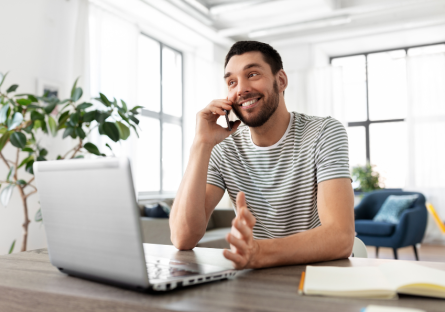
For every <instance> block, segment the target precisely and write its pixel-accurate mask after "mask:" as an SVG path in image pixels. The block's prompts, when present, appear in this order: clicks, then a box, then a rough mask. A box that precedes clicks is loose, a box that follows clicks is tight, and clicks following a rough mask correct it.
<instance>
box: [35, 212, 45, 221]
mask: <svg viewBox="0 0 445 312" xmlns="http://www.w3.org/2000/svg"><path fill="white" fill-rule="evenodd" d="M34 221H36V222H42V221H43V217H42V210H41V209H39V210H37V212H36V214H35V215H34Z"/></svg>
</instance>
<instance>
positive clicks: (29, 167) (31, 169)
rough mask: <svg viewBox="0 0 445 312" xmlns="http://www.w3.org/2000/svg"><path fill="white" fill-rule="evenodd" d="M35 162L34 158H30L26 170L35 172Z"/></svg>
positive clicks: (31, 172)
mask: <svg viewBox="0 0 445 312" xmlns="http://www.w3.org/2000/svg"><path fill="white" fill-rule="evenodd" d="M33 164H34V160H30V161H28V162H27V163H26V166H25V170H26V172H29V173H30V174H34V169H33V168H32V165H33Z"/></svg>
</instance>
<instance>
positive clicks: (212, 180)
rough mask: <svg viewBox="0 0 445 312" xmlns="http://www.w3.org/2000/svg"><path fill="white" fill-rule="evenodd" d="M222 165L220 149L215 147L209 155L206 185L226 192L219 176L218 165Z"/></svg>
mask: <svg viewBox="0 0 445 312" xmlns="http://www.w3.org/2000/svg"><path fill="white" fill-rule="evenodd" d="M221 163H222V159H221V147H220V146H219V145H216V146H215V147H214V148H213V150H212V154H211V155H210V161H209V168H208V170H207V184H212V185H215V186H217V187H219V188H221V189H223V190H224V191H225V190H226V183H225V182H224V178H223V176H222V174H221V169H220V168H221V167H220V166H219V165H218V164H221Z"/></svg>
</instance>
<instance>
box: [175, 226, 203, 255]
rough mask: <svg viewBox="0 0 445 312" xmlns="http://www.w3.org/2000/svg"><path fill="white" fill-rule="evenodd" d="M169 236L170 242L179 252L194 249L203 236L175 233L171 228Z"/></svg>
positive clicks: (181, 232)
mask: <svg viewBox="0 0 445 312" xmlns="http://www.w3.org/2000/svg"><path fill="white" fill-rule="evenodd" d="M170 229H171V234H170V240H171V242H172V244H173V246H175V247H176V248H178V249H179V250H191V249H193V248H195V247H196V245H197V244H198V242H199V240H200V239H201V238H202V236H203V235H201V233H192V232H190V231H184V230H181V231H177V230H174V229H173V228H172V227H170Z"/></svg>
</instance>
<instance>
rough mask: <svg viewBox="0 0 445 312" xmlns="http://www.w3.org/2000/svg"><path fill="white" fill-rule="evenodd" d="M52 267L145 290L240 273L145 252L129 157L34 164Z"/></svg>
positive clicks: (163, 288) (172, 286) (188, 283)
mask: <svg viewBox="0 0 445 312" xmlns="http://www.w3.org/2000/svg"><path fill="white" fill-rule="evenodd" d="M34 174H35V177H36V183H37V188H38V190H39V196H40V204H41V209H42V215H43V223H44V225H45V230H46V236H47V241H48V251H49V256H50V261H51V263H52V265H54V266H55V267H57V268H58V269H59V270H60V271H61V272H64V273H67V274H70V275H73V276H78V277H82V278H87V279H92V280H95V281H99V282H105V283H111V284H117V285H121V286H124V287H130V288H135V289H143V290H150V289H151V290H159V291H165V290H171V289H174V288H176V287H179V286H188V285H193V284H198V283H204V282H210V281H214V280H220V279H226V278H229V277H233V276H235V274H236V271H235V270H228V269H227V268H223V267H218V266H213V265H202V264H194V263H185V262H181V261H176V260H172V259H169V258H159V257H155V256H154V255H149V254H146V253H144V248H143V244H142V233H141V226H140V210H139V208H138V206H137V203H136V196H135V190H134V187H133V179H132V176H131V169H130V162H129V161H128V159H126V158H101V159H94V160H83V159H76V160H56V161H45V162H35V163H34Z"/></svg>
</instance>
